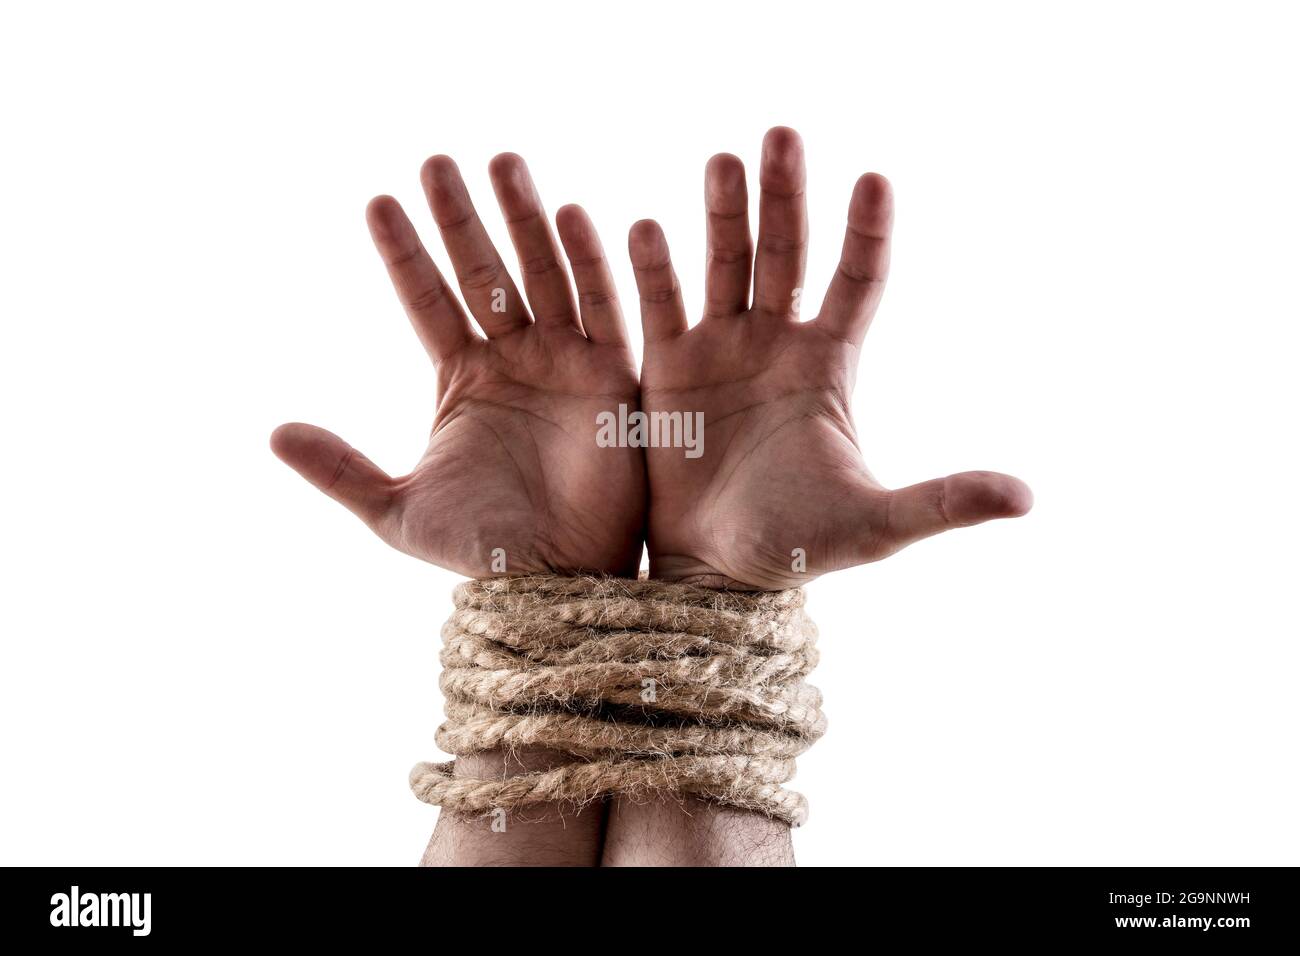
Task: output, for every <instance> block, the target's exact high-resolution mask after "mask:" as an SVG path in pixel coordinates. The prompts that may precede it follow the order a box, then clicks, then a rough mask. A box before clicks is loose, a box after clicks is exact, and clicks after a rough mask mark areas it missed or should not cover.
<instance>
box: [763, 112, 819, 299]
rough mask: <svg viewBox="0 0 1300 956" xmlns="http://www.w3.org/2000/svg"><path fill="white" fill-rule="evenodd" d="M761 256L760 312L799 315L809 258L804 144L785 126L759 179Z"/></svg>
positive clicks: (766, 152)
mask: <svg viewBox="0 0 1300 956" xmlns="http://www.w3.org/2000/svg"><path fill="white" fill-rule="evenodd" d="M758 182H759V187H760V188H759V195H758V252H757V254H756V255H755V257H754V308H756V309H758V310H760V311H763V312H770V313H773V314H775V315H794V314H795V312H796V310H797V308H798V303H797V302H796V300H795V291H796V290H797V289H798V288H799V287H800V286H801V285H802V284H803V271H804V261H805V260H806V258H807V254H808V208H807V205H806V203H805V201H804V162H803V143H802V142H801V141H800V140H799V134H798V133H796V132H795V131H794V130H792V129H789V128H787V127H784V126H778V127H776V128H775V129H771V130H768V133H767V136H765V137H764V138H763V159H762V163H761V165H760V167H759V174H758Z"/></svg>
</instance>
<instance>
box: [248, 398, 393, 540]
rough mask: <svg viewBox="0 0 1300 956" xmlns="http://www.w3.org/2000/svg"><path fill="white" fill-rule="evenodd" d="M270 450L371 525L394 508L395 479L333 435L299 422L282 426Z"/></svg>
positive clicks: (275, 434)
mask: <svg viewBox="0 0 1300 956" xmlns="http://www.w3.org/2000/svg"><path fill="white" fill-rule="evenodd" d="M271 450H272V451H274V452H275V454H276V456H277V457H278V458H279V459H280V460H281V461H283V462H284V463H285V464H286V465H288V466H289V467H290V468H292V469H293V470H294V471H296V472H298V474H300V475H302V476H303V477H304V478H306V479H307V480H308V481H310V482H311V483H312V484H313V485H315V486H316V487H317V488H319V489H320V490H321V491H323V492H325V494H327V495H329V496H330V497H331V498H333V499H334V500H335V501H337V502H339V503H340V504H342V505H343V506H344V507H345V508H347V509H348V510H349V511H351V512H352V513H353V514H355V515H356V516H357V517H358V518H360V519H361V520H362V521H364V522H365V523H366V524H368V525H371V526H373V525H375V524H376V523H377V522H378V521H379V520H380V519H381V518H382V517H383V516H384V515H385V514H387V512H388V509H389V506H390V505H391V504H392V500H393V479H392V478H390V477H388V475H387V474H385V473H384V471H383V470H382V469H381V468H379V466H378V465H376V464H375V463H374V462H372V461H371V460H370V459H369V458H367V457H366V456H365V455H363V454H361V452H359V451H357V450H356V449H355V448H353V447H352V446H351V445H349V444H348V443H347V442H345V441H344V440H343V439H341V438H339V437H338V436H337V435H335V434H333V433H332V432H327V431H326V430H325V429H323V428H317V427H316V426H315V425H302V424H298V423H296V422H295V423H291V424H288V425H281V426H280V427H279V428H277V429H276V430H275V431H274V432H272V433H271Z"/></svg>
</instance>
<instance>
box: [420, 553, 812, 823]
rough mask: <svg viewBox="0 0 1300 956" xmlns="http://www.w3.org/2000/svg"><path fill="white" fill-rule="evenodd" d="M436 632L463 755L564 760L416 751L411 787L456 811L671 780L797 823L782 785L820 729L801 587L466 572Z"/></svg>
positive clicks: (447, 731)
mask: <svg viewBox="0 0 1300 956" xmlns="http://www.w3.org/2000/svg"><path fill="white" fill-rule="evenodd" d="M454 599H455V605H456V610H455V612H454V613H453V614H452V616H451V618H450V619H449V620H448V621H447V623H446V624H445V625H444V626H443V629H442V640H443V650H442V656H441V659H442V665H443V668H444V669H443V672H442V678H441V682H440V683H441V687H442V692H443V695H444V697H445V698H446V716H447V720H446V722H445V723H444V724H443V725H442V726H441V727H439V728H438V734H437V742H438V746H439V747H440V748H441V749H443V750H445V751H447V752H448V753H451V754H455V755H456V756H458V757H465V756H469V755H470V754H475V753H479V752H481V751H485V750H491V749H495V748H505V749H507V750H512V749H516V748H521V747H530V746H537V747H547V748H552V749H554V750H558V751H563V752H565V753H567V754H569V755H570V756H571V757H572V758H573V759H572V761H571V762H569V763H566V764H562V765H560V766H558V767H554V768H552V769H550V770H545V771H539V772H532V773H524V774H520V775H519V776H514V777H508V778H505V779H489V780H477V779H473V778H467V777H463V776H455V775H454V768H455V762H454V761H452V762H450V763H421V764H417V765H416V766H415V768H414V769H413V770H412V771H411V790H412V792H413V793H414V794H415V795H416V796H417V797H419V798H420V799H421V800H423V801H424V802H425V803H432V804H435V805H438V806H442V807H444V808H445V809H448V810H453V811H457V812H462V813H485V812H489V811H492V810H497V809H504V810H512V809H517V808H522V807H527V806H531V805H534V804H539V803H544V802H549V801H556V800H559V801H571V802H575V803H579V804H582V803H587V802H590V801H592V800H596V799H599V798H601V797H605V796H609V795H612V794H624V795H629V796H634V797H635V796H642V795H646V794H648V793H650V792H652V791H661V792H662V791H669V792H674V793H678V794H689V795H692V796H696V797H702V798H705V799H709V800H713V801H715V802H717V803H721V804H726V805H728V806H733V807H740V808H743V809H746V810H757V811H759V812H762V813H766V814H768V815H769V816H772V817H776V818H778V819H781V820H784V821H785V822H786V823H788V824H790V825H791V826H798V825H799V824H801V823H803V821H804V820H805V818H806V817H807V815H808V807H807V802H806V801H805V800H804V798H803V797H802V796H801V795H800V794H798V793H795V792H793V791H791V790H786V789H784V788H783V787H782V786H781V784H783V783H785V782H786V781H788V780H789V779H790V778H791V777H793V776H794V770H795V760H794V758H795V757H797V756H798V755H799V754H801V753H803V751H805V750H807V749H808V747H810V746H812V744H813V742H814V741H816V740H817V738H818V737H820V736H821V735H822V734H823V733H824V732H825V729H826V718H825V716H824V715H823V714H822V712H821V694H820V693H818V691H817V689H816V688H815V687H813V686H811V685H810V684H807V683H805V682H804V677H806V676H807V675H808V673H809V672H810V671H812V669H813V667H814V666H816V664H817V649H816V647H815V646H814V645H815V644H816V640H817V629H816V627H815V626H814V625H813V623H812V621H811V620H809V619H808V616H807V615H806V614H805V613H804V610H803V604H804V595H803V592H802V591H800V590H789V591H776V592H762V593H747V592H741V591H716V590H711V589H709V588H701V587H695V586H692V585H684V584H671V583H666V582H663V581H650V580H645V579H642V580H639V581H633V580H630V579H623V578H594V577H560V576H555V575H535V576H530V577H514V578H491V579H487V580H482V581H467V582H465V583H463V584H461V585H459V586H458V587H457V588H456V591H455V596H454Z"/></svg>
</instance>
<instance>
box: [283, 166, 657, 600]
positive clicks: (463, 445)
mask: <svg viewBox="0 0 1300 956" xmlns="http://www.w3.org/2000/svg"><path fill="white" fill-rule="evenodd" d="M490 173H491V177H492V183H493V187H494V189H495V191H496V194H497V199H498V201H499V203H500V205H501V209H502V212H503V214H504V216H505V219H506V221H507V223H508V225H509V229H510V236H511V240H512V242H513V244H514V246H515V251H516V253H517V254H518V258H519V262H520V268H521V272H522V274H523V279H524V290H525V292H526V294H527V299H528V304H529V305H530V306H531V311H530V310H529V308H528V307H527V306H525V303H524V299H523V297H522V296H521V295H520V294H519V292H518V290H517V288H516V287H515V284H514V282H513V281H512V279H511V278H510V275H509V273H508V271H507V270H506V268H505V266H504V264H503V263H502V260H501V257H500V256H499V255H498V253H497V251H496V249H495V248H494V247H493V245H492V243H491V240H490V239H489V238H488V236H487V233H486V231H485V230H484V228H483V224H482V222H481V221H480V220H479V218H478V215H477V213H476V212H475V210H474V207H473V205H472V203H471V202H470V199H469V194H468V191H467V190H466V188H465V185H464V182H463V180H462V179H461V176H460V173H459V171H458V170H457V168H456V166H455V164H454V163H453V162H452V161H451V160H450V159H448V158H447V157H444V156H436V157H434V158H432V159H430V160H429V161H428V162H427V163H425V165H424V168H423V170H422V173H421V181H422V183H423V185H424V188H425V192H426V195H427V196H428V199H429V205H430V208H431V209H432V211H433V216H434V219H435V220H436V222H437V224H438V228H439V231H440V233H441V235H442V239H443V242H444V244H445V245H446V247H447V252H448V255H449V257H450V258H451V261H452V264H453V266H454V268H455V271H456V275H457V278H458V281H459V285H460V289H461V292H462V294H463V296H464V298H465V302H466V305H467V306H468V308H469V312H470V313H471V314H472V315H473V316H474V318H475V319H476V320H477V322H478V324H479V326H480V328H481V329H482V330H483V332H484V334H485V336H486V338H484V337H480V336H478V335H477V334H475V332H474V331H473V329H472V328H471V326H470V323H469V319H468V318H467V316H466V313H465V310H464V309H463V308H462V307H461V305H460V303H459V302H458V301H457V300H456V298H455V296H454V295H453V294H452V293H451V291H450V289H449V288H448V286H447V284H446V282H445V281H444V280H443V278H442V276H441V274H440V273H439V271H438V269H437V267H436V266H435V265H434V263H433V261H432V259H430V257H429V255H428V253H427V252H426V251H425V249H424V247H423V245H422V244H421V242H420V239H419V237H418V235H417V234H416V231H415V228H414V227H413V226H412V225H411V223H410V220H409V219H407V217H406V215H405V214H404V213H403V212H402V209H401V207H400V206H399V205H398V204H397V202H396V200H394V199H392V198H390V197H386V196H381V197H379V198H377V199H375V200H373V201H372V202H371V204H370V206H369V208H368V209H367V220H368V222H369V225H370V231H371V235H372V237H373V238H374V241H375V245H376V247H377V248H378V250H379V252H380V255H381V256H382V257H383V259H384V262H385V263H386V264H387V266H388V271H389V275H390V276H391V278H392V280H393V284H394V286H395V287H396V289H397V293H398V297H399V298H400V299H401V301H402V304H403V305H404V306H405V308H406V311H407V314H408V316H409V317H410V319H411V323H412V325H413V326H414V327H415V331H416V333H417V334H418V335H419V337H420V340H421V342H423V344H424V347H425V350H426V351H427V352H428V353H429V356H430V358H431V359H432V360H433V361H434V363H435V365H436V366H437V369H438V407H437V414H436V417H435V419H434V424H433V430H432V435H431V436H430V439H429V444H428V448H427V450H426V451H425V453H424V456H423V457H422V458H421V459H420V461H419V463H418V464H417V465H416V467H415V469H414V470H413V471H412V472H411V473H410V474H408V475H406V476H404V477H401V478H392V477H390V476H389V475H388V474H386V473H385V472H384V471H383V470H381V469H380V468H379V467H378V466H376V465H375V464H374V463H373V462H371V461H370V460H369V459H367V458H366V457H365V456H364V455H362V454H360V453H359V452H357V451H356V450H354V449H353V448H351V447H350V446H349V445H347V444H346V443H345V442H344V441H342V440H341V439H340V438H338V437H337V436H335V435H333V434H331V433H329V432H327V431H325V430H324V429H320V428H316V427H314V426H311V425H302V424H289V425H282V426H281V427H280V428H278V429H277V430H276V432H275V434H274V435H273V436H272V448H273V449H274V450H275V452H276V454H277V455H279V456H280V457H281V458H282V459H283V460H284V461H285V462H287V463H288V464H289V465H291V466H292V467H293V468H295V469H296V470H297V471H298V472H299V473H301V474H302V475H303V476H304V477H305V478H307V479H308V480H309V481H310V482H312V483H313V484H315V485H316V486H317V487H319V488H320V489H321V490H323V491H325V492H326V493H327V494H328V495H330V496H331V497H333V498H335V499H336V500H338V501H340V502H341V503H343V504H344V505H346V506H347V507H348V508H349V509H351V510H352V511H353V512H354V513H355V514H357V515H358V516H359V517H360V518H361V519H362V520H363V521H365V522H366V523H367V524H368V525H369V526H370V527H371V528H372V529H374V531H375V532H376V533H377V534H378V535H379V536H380V537H381V538H383V539H384V540H385V541H387V542H388V543H389V544H391V545H393V546H394V547H396V548H398V549H400V550H402V551H405V552H407V553H409V554H412V555H415V556H416V557H419V558H422V559H424V560H426V561H430V562H432V563H434V564H438V565H440V566H442V567H445V568H448V569H450V570H452V571H456V572H458V573H460V574H464V575H466V576H469V577H486V576H490V575H492V574H500V573H510V574H518V573H529V572H539V571H559V570H563V571H576V570H586V571H597V572H605V573H609V574H622V575H627V574H634V573H635V572H636V568H637V564H638V562H639V560H640V553H641V540H642V533H643V528H644V516H645V468H644V460H643V458H642V455H641V452H640V450H639V449H635V448H621V449H620V448H600V447H598V446H597V444H596V440H595V422H596V417H597V414H598V413H599V412H601V411H604V410H608V409H611V408H617V406H618V405H619V404H620V403H623V404H627V405H628V406H635V405H636V402H637V377H636V367H635V363H634V360H633V358H632V354H631V351H630V349H629V346H628V341H627V333H626V331H625V328H624V325H623V319H622V315H621V313H620V311H619V307H618V302H617V298H616V296H615V294H614V284H613V280H612V278H611V276H610V274H609V270H608V267H607V265H606V263H605V260H604V257H603V253H602V252H601V247H600V241H599V239H598V238H597V236H596V233H595V230H594V228H593V226H592V224H591V221H590V220H589V219H588V218H587V216H586V214H585V213H584V212H583V211H582V210H581V209H579V208H578V207H576V206H566V207H564V208H562V209H561V210H560V211H559V213H558V214H557V216H556V221H557V226H558V229H559V233H560V238H561V240H562V242H563V244H564V249H565V252H566V253H567V255H568V258H569V260H570V263H571V265H572V268H573V271H574V279H575V281H576V283H577V288H578V293H579V296H578V301H577V302H575V299H574V295H573V291H572V289H571V287H570V283H569V277H568V274H567V271H566V270H565V268H564V266H563V265H562V264H561V261H560V255H559V249H558V247H557V245H556V242H555V239H554V237H553V235H552V233H551V230H550V227H549V225H548V222H547V219H546V214H545V212H544V210H543V208H542V205H541V202H540V200H539V198H538V196H537V192H536V190H535V188H534V186H533V183H532V179H531V178H530V176H529V174H528V170H527V168H526V166H525V165H524V163H523V160H522V159H520V158H519V157H518V156H515V155H513V154H503V155H501V156H498V157H497V158H496V159H494V160H493V161H492V164H491V166H490ZM579 303H580V305H579Z"/></svg>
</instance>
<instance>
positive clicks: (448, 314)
mask: <svg viewBox="0 0 1300 956" xmlns="http://www.w3.org/2000/svg"><path fill="white" fill-rule="evenodd" d="M366 222H367V223H368V224H369V226H370V237H371V238H372V239H373V240H374V241H375V248H376V249H378V250H379V255H380V256H381V257H382V258H383V260H384V265H386V266H387V267H388V277H389V278H390V279H392V280H393V288H395V289H396V290H397V297H398V298H399V299H401V301H402V307H403V308H405V309H406V315H407V317H408V318H410V320H411V325H413V326H414V327H415V334H416V335H418V336H419V337H420V341H421V342H422V343H424V350H425V351H426V352H428V353H429V357H430V358H431V359H433V360H434V361H435V362H441V361H442V360H443V359H445V358H446V357H447V356H449V355H451V354H452V353H453V352H455V351H456V350H457V349H459V348H461V347H462V346H464V345H465V343H466V342H468V341H470V340H471V339H473V338H474V330H473V329H472V328H470V324H469V320H468V319H466V318H465V312H464V310H462V309H461V307H460V303H459V302H457V301H456V299H455V297H454V296H453V295H452V294H451V290H450V289H448V288H447V283H446V282H444V281H443V278H442V274H441V273H440V272H439V271H438V267H437V266H435V265H434V264H433V260H432V259H430V258H429V253H427V252H426V251H425V249H424V244H423V243H421V242H420V237H419V235H418V234H417V233H416V231H415V227H414V226H412V225H411V220H409V219H407V218H406V213H404V212H403V211H402V207H401V206H399V205H398V204H397V200H396V199H394V198H393V197H392V196H377V197H376V198H374V199H372V200H370V205H369V206H367V207H366Z"/></svg>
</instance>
